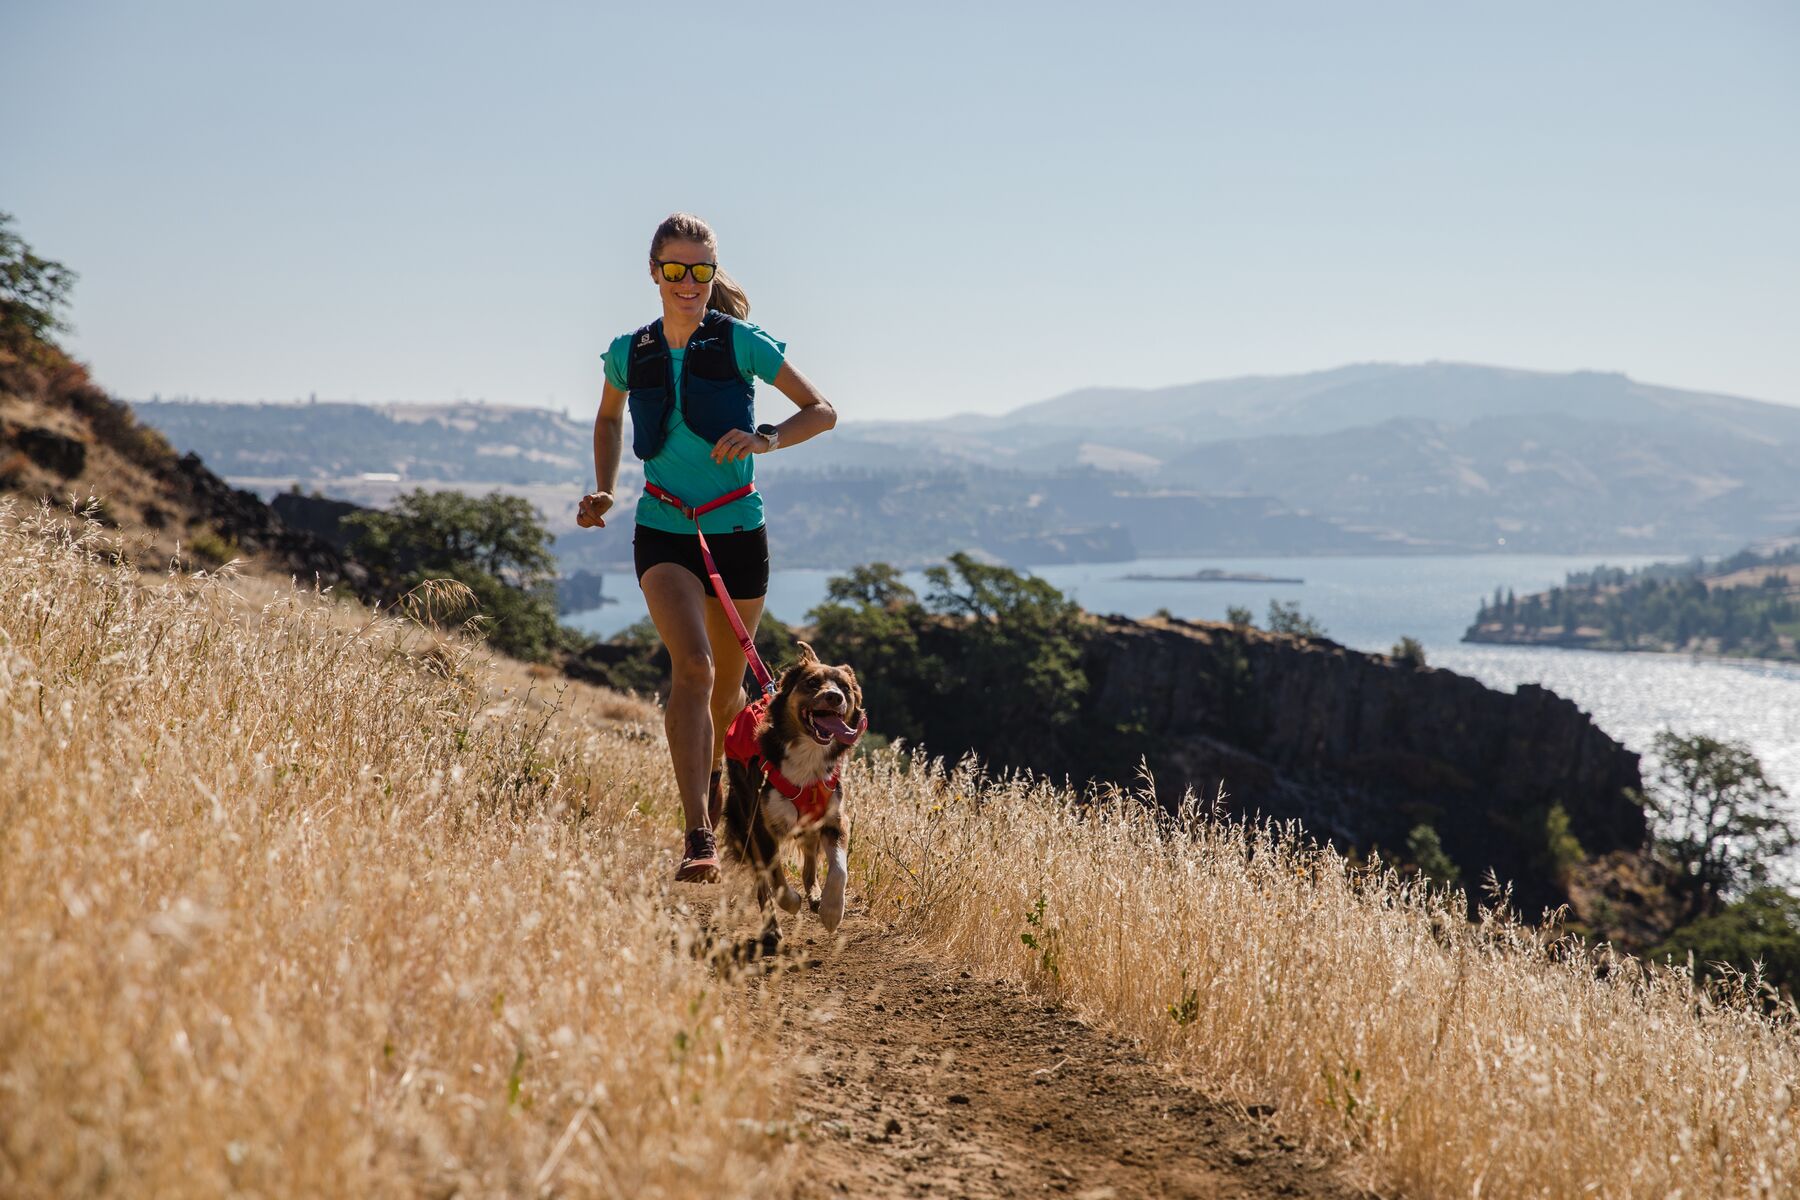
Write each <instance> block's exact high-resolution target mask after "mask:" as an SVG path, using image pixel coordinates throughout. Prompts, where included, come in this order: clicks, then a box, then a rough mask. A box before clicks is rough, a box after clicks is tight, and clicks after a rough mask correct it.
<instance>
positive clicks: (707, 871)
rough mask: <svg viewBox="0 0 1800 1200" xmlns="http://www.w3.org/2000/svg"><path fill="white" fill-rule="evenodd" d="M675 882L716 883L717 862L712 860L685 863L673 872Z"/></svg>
mask: <svg viewBox="0 0 1800 1200" xmlns="http://www.w3.org/2000/svg"><path fill="white" fill-rule="evenodd" d="M675 882H676V883H717V882H719V864H718V862H717V861H716V860H715V861H713V862H695V863H687V864H685V865H683V866H682V868H681V869H680V870H679V871H677V872H675Z"/></svg>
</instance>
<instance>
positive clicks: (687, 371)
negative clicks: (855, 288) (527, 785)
mask: <svg viewBox="0 0 1800 1200" xmlns="http://www.w3.org/2000/svg"><path fill="white" fill-rule="evenodd" d="M718 249H719V242H718V238H717V237H715V236H714V234H713V231H712V229H711V228H710V227H709V226H708V225H707V224H706V222H704V221H702V220H701V219H700V218H699V217H696V216H693V215H691V214H689V213H676V214H674V215H673V216H671V217H669V218H668V219H667V220H665V221H664V222H663V223H662V224H661V225H659V226H658V227H657V229H656V235H655V236H654V237H653V238H651V240H650V278H651V281H652V282H653V283H655V285H656V288H657V293H658V298H659V299H660V300H661V302H662V317H661V319H659V320H656V321H653V322H651V323H650V324H648V325H645V326H643V327H642V328H640V329H638V330H636V331H634V332H632V333H628V334H625V335H623V336H620V337H617V338H614V339H613V341H612V345H611V346H610V348H609V349H608V350H607V352H606V354H605V355H604V358H605V361H606V387H605V390H604V392H603V394H602V396H601V400H600V411H599V414H598V415H597V416H596V418H595V421H594V475H595V480H596V486H595V490H594V491H593V492H591V493H590V494H588V495H587V496H585V497H583V498H582V501H581V506H580V509H579V511H578V512H577V515H576V521H577V523H578V524H580V525H582V526H583V527H587V528H594V527H601V526H604V525H605V524H606V520H605V515H606V513H607V512H608V511H610V510H611V508H612V506H613V503H614V497H613V488H614V484H615V482H616V480H617V479H618V473H619V457H620V452H621V448H622V447H623V445H624V439H623V433H624V419H625V412H626V409H627V408H629V409H630V412H631V425H632V435H631V449H632V453H634V454H636V455H637V456H638V457H639V458H640V459H642V460H643V461H644V483H645V493H646V499H645V500H644V501H643V502H640V503H639V504H638V506H637V531H636V535H635V536H634V538H633V539H632V547H633V551H634V555H633V557H634V559H635V560H636V566H637V576H638V585H639V586H640V587H641V588H642V589H643V592H644V602H645V606H646V607H647V608H648V609H649V611H650V619H651V620H652V621H653V622H654V623H655V625H656V631H657V633H658V634H659V635H660V636H661V637H662V640H663V644H664V645H665V646H667V647H668V650H669V662H670V676H671V685H670V692H669V700H668V704H667V705H666V706H665V708H664V710H663V730H664V732H665V734H666V735H667V737H668V741H669V757H670V759H671V761H672V762H673V764H674V768H675V784H676V787H677V789H678V790H679V791H680V794H681V803H682V811H683V815H684V817H685V819H686V824H687V835H686V839H685V842H684V845H683V852H682V859H681V865H680V867H679V868H678V869H677V871H676V875H675V877H676V879H678V880H682V881H692V882H704V883H710V882H713V881H715V880H717V879H718V876H719V859H718V842H717V839H716V837H715V833H714V831H715V829H716V828H717V826H718V824H719V819H720V817H721V815H722V811H723V807H724V792H723V788H722V784H721V772H720V770H719V760H720V755H721V754H722V753H723V750H724V739H725V730H726V729H727V727H728V726H729V725H730V724H731V719H732V717H734V716H736V715H737V713H738V711H739V710H740V709H742V708H743V707H744V699H745V698H744V689H743V679H744V652H743V650H742V649H741V648H740V638H739V635H738V632H737V630H736V629H734V626H742V627H743V628H747V629H754V628H756V624H757V622H758V621H759V620H760V619H761V617H762V609H763V598H764V596H765V594H766V593H767V591H768V586H769V542H768V535H767V532H766V530H765V529H764V526H763V505H762V497H761V496H760V495H758V494H757V491H756V482H755V467H754V464H753V460H752V457H751V456H752V455H756V454H767V453H769V452H771V451H773V450H774V449H776V448H777V447H778V446H792V445H795V444H797V443H799V442H803V441H806V440H807V439H808V438H810V437H814V436H816V435H817V434H820V433H823V432H825V431H826V430H827V429H830V428H831V427H832V426H834V425H836V424H837V413H836V411H835V410H834V409H833V408H832V407H831V404H830V403H829V402H828V401H827V400H826V399H825V397H824V396H822V395H820V394H819V392H818V389H816V388H814V387H813V385H812V384H811V383H809V382H807V380H806V377H805V376H803V375H801V374H800V373H799V372H798V371H796V370H795V369H794V367H793V366H792V364H790V363H788V362H787V361H786V351H787V347H786V344H785V343H783V342H779V341H776V340H775V339H774V338H772V337H770V336H769V335H768V334H767V333H765V332H764V331H763V330H762V329H760V328H758V327H757V326H755V325H752V324H751V323H750V322H749V321H748V320H746V319H745V318H747V317H748V316H749V315H750V300H749V297H747V296H746V295H745V294H744V290H743V289H742V288H741V287H739V286H738V285H737V283H736V282H735V281H734V280H732V278H731V277H730V276H729V275H727V274H726V273H725V272H724V271H723V270H721V269H720V267H719V263H718ZM758 379H761V380H762V381H763V382H765V383H771V384H774V385H775V388H776V389H777V390H778V391H780V392H781V394H782V395H784V396H786V397H787V398H788V399H789V400H792V401H793V402H794V404H795V405H796V406H797V407H798V409H799V411H798V412H796V413H793V414H792V415H790V416H789V417H788V418H787V419H786V420H785V421H783V422H781V424H779V425H768V424H765V425H758V424H756V419H755V388H756V383H755V381H756V380H758ZM708 543H710V545H709V544H708ZM708 556H710V558H709V557H708ZM709 563H710V564H716V566H717V569H718V572H719V577H720V580H721V582H722V584H723V590H724V591H725V592H727V593H729V594H728V595H725V596H721V595H719V594H717V589H715V588H714V586H713V584H712V581H711V579H710V578H709V572H708V570H707V567H708V565H709ZM727 603H729V604H730V605H731V610H730V611H727V609H726V607H725V605H726V604H727ZM709 772H710V778H709Z"/></svg>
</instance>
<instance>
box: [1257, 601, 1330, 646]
mask: <svg viewBox="0 0 1800 1200" xmlns="http://www.w3.org/2000/svg"><path fill="white" fill-rule="evenodd" d="M1269 632H1270V633H1285V634H1290V635H1292V636H1293V637H1306V638H1322V637H1324V636H1325V629H1324V627H1323V626H1322V625H1320V624H1319V622H1318V621H1317V620H1315V619H1313V618H1312V617H1309V616H1307V615H1306V614H1305V613H1303V612H1301V611H1300V602H1299V601H1298V600H1295V601H1292V602H1291V603H1288V604H1283V603H1282V602H1281V601H1279V600H1271V601H1269Z"/></svg>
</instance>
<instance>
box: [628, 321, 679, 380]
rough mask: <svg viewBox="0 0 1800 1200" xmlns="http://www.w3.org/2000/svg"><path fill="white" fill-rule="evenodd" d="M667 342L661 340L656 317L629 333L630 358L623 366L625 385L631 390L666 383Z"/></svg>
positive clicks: (660, 329)
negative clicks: (634, 331)
mask: <svg viewBox="0 0 1800 1200" xmlns="http://www.w3.org/2000/svg"><path fill="white" fill-rule="evenodd" d="M668 362H669V344H668V343H667V342H665V341H664V340H663V331H662V320H661V318H658V319H657V320H655V321H652V322H650V324H648V325H645V326H644V327H643V328H641V329H639V330H638V331H637V332H636V333H634V334H632V335H631V358H630V360H629V361H628V362H627V364H626V367H625V386H626V389H627V390H628V391H629V390H632V389H635V388H643V387H666V386H667V385H668Z"/></svg>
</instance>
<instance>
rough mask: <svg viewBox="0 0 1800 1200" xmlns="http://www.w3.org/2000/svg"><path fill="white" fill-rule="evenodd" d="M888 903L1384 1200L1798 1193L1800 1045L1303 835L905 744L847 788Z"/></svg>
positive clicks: (1775, 1024)
mask: <svg viewBox="0 0 1800 1200" xmlns="http://www.w3.org/2000/svg"><path fill="white" fill-rule="evenodd" d="M851 786H854V787H855V789H856V797H857V804H856V813H857V824H856V828H855V830H854V832H853V834H852V838H851V845H852V847H853V857H852V867H853V872H854V874H855V875H856V877H857V879H858V881H859V882H860V884H861V887H862V889H863V891H864V893H865V895H866V896H867V897H868V899H869V900H870V902H871V904H872V906H873V907H874V910H875V911H876V913H877V914H878V915H880V916H882V917H886V918H888V919H892V920H896V921H898V922H900V923H901V924H902V926H903V927H906V928H910V929H912V930H915V931H917V932H919V933H921V934H923V935H925V936H927V937H929V938H931V939H933V940H935V941H936V942H937V943H938V944H940V945H942V946H943V947H944V948H945V950H946V952H947V954H949V955H951V956H954V957H955V958H957V959H960V960H961V961H963V962H965V963H970V964H976V965H978V966H982V967H985V968H987V969H989V970H991V971H994V972H998V973H1001V974H1005V975H1009V976H1016V977H1021V978H1024V979H1026V980H1028V981H1031V982H1032V983H1033V984H1035V985H1036V986H1037V987H1039V988H1041V989H1042V990H1044V991H1046V992H1048V993H1050V994H1052V995H1054V996H1057V997H1059V998H1062V999H1064V1000H1066V1001H1068V1002H1069V1003H1071V1004H1073V1005H1075V1006H1077V1007H1078V1008H1079V1009H1082V1010H1085V1011H1086V1012H1087V1013H1089V1014H1091V1015H1093V1016H1094V1017H1096V1018H1098V1019H1100V1020H1103V1021H1104V1022H1106V1023H1108V1024H1110V1025H1112V1026H1113V1027H1115V1028H1118V1029H1120V1030H1122V1031H1124V1032H1126V1033H1128V1034H1131V1035H1135V1036H1137V1037H1138V1038H1141V1039H1142V1040H1143V1042H1144V1043H1145V1044H1146V1045H1147V1047H1148V1048H1150V1049H1151V1050H1153V1051H1154V1052H1156V1053H1158V1054H1159V1055H1161V1056H1163V1057H1164V1058H1165V1059H1166V1060H1169V1061H1173V1062H1174V1063H1177V1064H1179V1065H1180V1066H1182V1067H1184V1068H1186V1069H1188V1070H1191V1071H1192V1072H1193V1073H1195V1074H1196V1075H1197V1076H1199V1077H1200V1078H1201V1079H1202V1080H1204V1081H1206V1082H1207V1083H1208V1084H1209V1086H1215V1087H1219V1088H1222V1089H1224V1090H1225V1091H1226V1092H1227V1094H1232V1095H1235V1096H1237V1097H1239V1098H1241V1099H1242V1100H1243V1101H1245V1102H1246V1103H1268V1104H1272V1105H1274V1106H1275V1107H1276V1110H1277V1113H1276V1118H1275V1119H1276V1120H1277V1121H1278V1122H1280V1123H1281V1124H1283V1125H1286V1126H1288V1127H1289V1128H1290V1129H1293V1130H1295V1131H1297V1132H1304V1133H1306V1134H1309V1135H1310V1136H1312V1137H1314V1138H1320V1139H1324V1140H1328V1141H1335V1142H1337V1143H1339V1144H1341V1145H1344V1146H1347V1147H1349V1148H1351V1150H1352V1151H1353V1153H1354V1155H1355V1156H1356V1157H1355V1161H1357V1162H1359V1163H1360V1164H1361V1165H1362V1167H1363V1169H1365V1170H1366V1171H1367V1173H1368V1175H1369V1177H1370V1179H1371V1180H1372V1181H1373V1182H1374V1183H1375V1184H1376V1185H1377V1186H1378V1187H1379V1188H1380V1189H1381V1190H1382V1191H1383V1192H1384V1193H1387V1194H1392V1193H1395V1192H1397V1193H1399V1194H1403V1195H1407V1196H1416V1197H1451V1196H1458V1197H1461V1196H1472V1195H1479V1196H1483V1197H1557V1198H1562V1197H1570V1196H1598V1197H1644V1198H1646V1200H1648V1198H1652V1197H1653V1198H1655V1200H1666V1198H1667V1197H1672V1196H1682V1197H1690V1198H1692V1197H1715V1196H1716V1197H1726V1196H1755V1197H1770V1198H1773V1197H1782V1196H1793V1195H1796V1194H1800V1137H1797V1136H1796V1134H1797V1131H1796V1118H1797V1116H1800V1113H1797V1111H1796V1105H1797V1103H1800V1097H1797V1095H1796V1089H1797V1088H1800V1037H1797V1036H1796V1033H1795V1029H1794V1026H1793V1025H1792V1024H1791V1023H1788V1022H1784V1021H1778V1020H1770V1019H1767V1018H1765V1017H1763V1016H1761V1015H1759V1014H1757V1013H1756V1012H1753V1011H1750V1010H1749V1008H1748V1007H1746V1006H1720V1005H1714V1004H1711V1003H1708V1002H1707V1001H1706V1000H1705V999H1704V998H1703V997H1700V996H1697V995H1696V993H1695V992H1694V990H1693V988H1692V986H1691V981H1690V980H1689V978H1688V977H1687V975H1686V974H1685V973H1683V972H1677V971H1672V970H1668V969H1662V968H1658V969H1646V968H1644V967H1642V966H1640V965H1639V964H1638V963H1637V962H1636V961H1634V960H1630V959H1620V958H1615V957H1612V956H1609V955H1607V954H1605V953H1604V952H1602V953H1599V954H1592V953H1589V952H1587V951H1585V950H1583V949H1581V948H1579V947H1575V946H1572V945H1568V944H1556V943H1551V942H1547V941H1545V940H1543V939H1541V938H1540V937H1539V936H1538V935H1537V934H1536V933H1535V932H1534V931H1532V930H1529V929H1524V928H1521V927H1519V926H1517V925H1515V924H1511V923H1509V922H1507V921H1505V920H1503V919H1500V918H1498V917H1495V916H1493V915H1492V914H1489V916H1488V919H1487V920H1485V921H1484V922H1483V923H1481V924H1479V925H1474V926H1472V925H1470V924H1469V923H1468V922H1467V921H1466V920H1465V917H1464V911H1463V907H1462V904H1461V902H1460V900H1459V901H1457V902H1455V903H1452V902H1450V901H1448V900H1447V899H1446V898H1445V897H1444V896H1443V895H1442V894H1434V893H1432V892H1430V891H1427V890H1423V889H1421V888H1418V887H1415V886H1414V885H1412V884H1410V883H1408V882H1406V881H1403V880H1401V879H1400V878H1398V877H1397V876H1396V875H1394V874H1393V873H1391V872H1384V871H1382V870H1380V869H1379V868H1377V869H1375V870H1371V871H1353V870H1351V869H1349V867H1348V866H1347V864H1346V863H1345V862H1344V860H1343V859H1341V858H1340V857H1339V856H1338V855H1336V854H1335V853H1333V852H1332V851H1331V850H1329V849H1320V848H1318V847H1316V846H1313V845H1311V844H1309V843H1307V842H1305V841H1303V840H1302V839H1301V838H1300V837H1299V836H1298V835H1297V832H1296V831H1293V830H1279V829H1270V828H1260V829H1258V828H1245V827H1241V826H1234V825H1229V824H1222V823H1219V822H1216V821H1213V820H1210V819H1207V818H1206V817H1205V816H1204V815H1203V814H1201V813H1200V812H1197V811H1195V808H1194V806H1192V805H1190V806H1189V807H1188V808H1187V810H1185V811H1184V812H1183V813H1181V814H1180V815H1179V816H1178V817H1176V818H1174V819H1170V818H1168V817H1165V816H1163V815H1161V814H1160V813H1158V812H1157V811H1156V810H1155V808H1154V807H1153V805H1150V804H1146V803H1145V802H1144V800H1145V799H1146V798H1145V797H1135V796H1124V795H1118V794H1115V795H1112V796H1110V797H1100V798H1097V799H1095V800H1094V801H1093V802H1092V803H1089V804H1080V803H1077V801H1076V799H1075V798H1074V797H1072V796H1071V795H1069V794H1068V793H1067V792H1064V791H1059V790H1057V789H1055V788H1051V787H1048V786H1044V785H1041V784H1032V783H1029V782H1026V781H1017V780H1015V781H1009V782H999V783H995V782H990V781H987V780H984V779H983V778H982V777H981V776H980V775H979V773H977V772H976V771H975V770H973V769H972V768H971V767H968V766H965V767H963V768H961V769H958V770H955V771H949V772H946V771H944V770H943V769H942V767H941V766H939V765H931V766H924V765H912V766H910V767H909V765H908V764H907V762H906V760H904V759H902V758H900V757H897V756H895V755H892V754H887V755H883V756H877V757H875V758H874V759H872V760H871V761H869V762H867V763H866V764H865V765H864V766H863V768H862V769H861V771H860V772H859V774H858V776H857V777H856V778H854V779H853V780H852V782H851Z"/></svg>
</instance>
